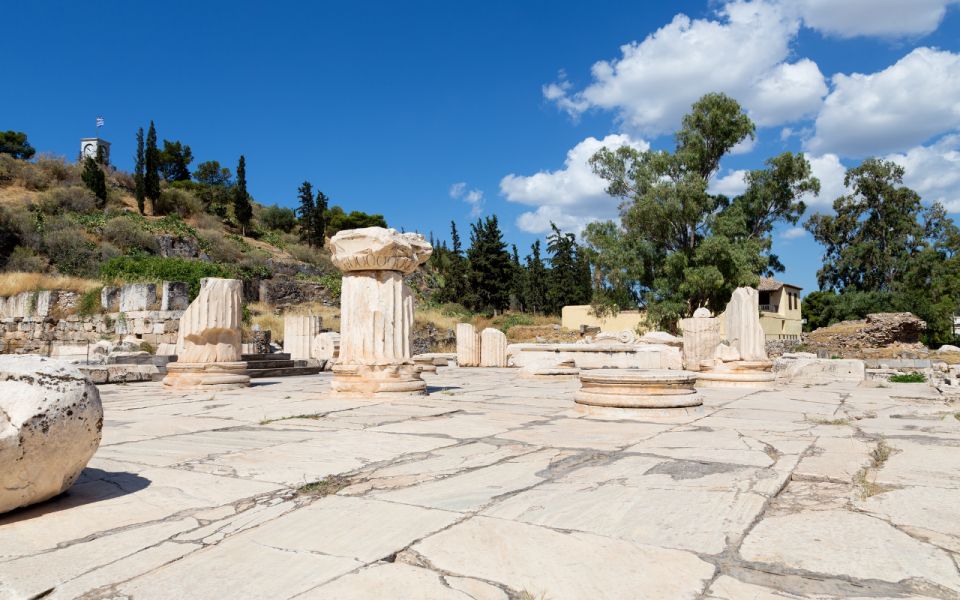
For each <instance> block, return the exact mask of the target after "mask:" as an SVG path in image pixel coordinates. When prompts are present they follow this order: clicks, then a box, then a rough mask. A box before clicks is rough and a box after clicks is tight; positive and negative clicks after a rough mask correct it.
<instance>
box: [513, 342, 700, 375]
mask: <svg viewBox="0 0 960 600" xmlns="http://www.w3.org/2000/svg"><path fill="white" fill-rule="evenodd" d="M507 354H508V356H509V358H510V361H511V362H512V364H513V366H516V367H520V375H521V376H525V375H535V374H537V373H544V372H549V371H551V370H555V369H561V370H562V369H571V368H574V369H608V368H609V369H680V368H681V367H682V363H683V358H682V355H681V352H680V349H679V348H677V347H675V346H666V345H663V344H636V345H633V344H620V343H589V344H579V343H573V344H510V345H509V346H507ZM571 373H572V374H574V375H575V374H576V373H577V371H576V370H574V371H571Z"/></svg>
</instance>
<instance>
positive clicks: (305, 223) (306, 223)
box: [297, 181, 316, 247]
mask: <svg viewBox="0 0 960 600" xmlns="http://www.w3.org/2000/svg"><path fill="white" fill-rule="evenodd" d="M297 199H298V201H299V202H300V208H298V209H297V217H298V218H299V220H300V239H301V240H303V241H304V242H306V243H307V245H308V246H310V247H313V224H314V216H313V214H314V212H315V210H316V207H315V206H314V204H313V185H312V184H311V183H310V182H309V181H304V182H303V183H302V184H300V187H299V188H297Z"/></svg>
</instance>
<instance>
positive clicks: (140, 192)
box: [133, 127, 146, 215]
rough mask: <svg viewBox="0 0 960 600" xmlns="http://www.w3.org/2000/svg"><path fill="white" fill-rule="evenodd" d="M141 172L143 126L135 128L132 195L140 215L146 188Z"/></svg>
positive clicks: (142, 169) (142, 167)
mask: <svg viewBox="0 0 960 600" xmlns="http://www.w3.org/2000/svg"><path fill="white" fill-rule="evenodd" d="M143 172H144V163H143V127H141V128H140V129H138V130H137V160H136V164H135V165H134V168H133V183H134V188H133V195H134V197H135V198H136V199H137V210H138V211H140V214H141V215H142V214H143V211H144V204H145V202H144V191H145V189H146V188H145V184H144V178H143Z"/></svg>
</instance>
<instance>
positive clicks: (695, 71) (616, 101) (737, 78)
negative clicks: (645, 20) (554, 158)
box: [543, 0, 827, 135]
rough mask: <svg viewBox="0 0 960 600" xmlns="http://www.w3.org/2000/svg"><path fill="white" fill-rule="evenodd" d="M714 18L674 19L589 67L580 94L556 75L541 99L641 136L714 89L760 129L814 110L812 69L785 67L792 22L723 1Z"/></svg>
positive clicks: (817, 86) (822, 88)
mask: <svg viewBox="0 0 960 600" xmlns="http://www.w3.org/2000/svg"><path fill="white" fill-rule="evenodd" d="M716 17H717V18H716V19H690V18H689V17H687V16H686V15H683V14H678V15H677V16H675V17H674V19H673V20H672V21H671V22H670V23H669V24H668V25H665V26H664V27H661V28H660V29H659V30H657V31H656V32H654V33H652V34H650V35H649V36H647V37H646V38H645V39H644V40H643V41H641V42H633V43H630V44H626V45H624V46H622V47H621V48H620V51H621V56H620V58H618V59H614V60H610V61H600V62H597V63H596V64H594V65H593V67H592V70H591V74H592V82H591V83H590V84H589V85H588V86H587V87H586V88H584V89H583V90H580V91H574V90H573V89H572V87H573V86H572V85H571V84H570V83H569V82H568V81H567V80H566V79H565V78H564V77H563V76H561V80H560V81H559V82H557V83H553V84H548V85H546V86H544V89H543V94H544V97H545V98H546V99H547V100H549V101H551V102H555V103H556V104H557V106H558V107H559V108H561V109H562V110H564V111H566V112H568V113H570V114H571V115H573V116H577V115H579V114H581V113H583V112H585V111H586V110H589V109H591V108H598V109H604V110H614V111H616V112H617V114H618V116H619V118H620V119H621V120H622V122H623V124H624V126H625V128H626V129H628V130H632V131H638V132H641V133H643V134H649V135H657V134H662V133H667V132H670V131H672V130H673V129H675V128H676V126H677V125H678V124H679V122H680V118H681V117H682V115H683V114H684V113H685V112H686V111H687V110H689V108H690V105H691V104H692V103H693V102H695V101H696V100H697V99H698V98H700V96H702V95H703V94H705V93H707V92H714V91H720V92H725V93H727V94H730V95H731V96H733V97H734V98H737V99H738V100H739V101H740V102H741V103H743V104H744V106H746V108H747V109H748V110H749V112H750V115H751V116H752V117H753V118H754V119H755V120H756V121H757V122H758V123H760V124H761V125H774V124H778V123H785V122H789V121H793V120H796V119H799V118H802V117H804V116H807V115H809V114H811V113H814V112H816V110H817V109H818V108H819V106H820V104H821V102H822V98H823V96H824V95H825V94H826V92H827V87H826V83H825V82H824V78H823V75H822V74H821V73H820V69H819V68H818V67H817V65H816V63H814V62H813V61H811V60H809V59H802V60H800V61H798V62H795V63H787V62H786V59H787V58H788V57H789V54H790V47H789V46H790V42H791V41H792V40H793V39H794V37H795V36H796V34H797V31H798V30H799V27H800V25H799V24H800V19H799V17H795V16H789V15H787V14H786V12H785V11H784V10H782V9H781V7H780V6H779V5H777V4H774V3H772V2H768V1H765V0H753V1H734V2H730V3H727V4H725V5H723V6H721V7H720V9H719V10H718V12H717V15H716Z"/></svg>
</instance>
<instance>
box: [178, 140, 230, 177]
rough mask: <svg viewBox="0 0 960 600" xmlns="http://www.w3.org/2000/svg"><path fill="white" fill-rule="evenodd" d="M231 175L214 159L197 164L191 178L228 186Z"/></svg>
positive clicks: (228, 170)
mask: <svg viewBox="0 0 960 600" xmlns="http://www.w3.org/2000/svg"><path fill="white" fill-rule="evenodd" d="M188 148H189V146H188ZM232 177H233V175H232V174H231V173H230V169H228V168H227V167H221V166H220V163H219V162H218V161H215V160H206V161H203V162H202V163H200V164H199V165H197V170H196V171H194V172H193V178H194V179H195V180H196V181H197V183H202V184H203V185H209V186H213V187H229V186H230V179H231V178H232Z"/></svg>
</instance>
